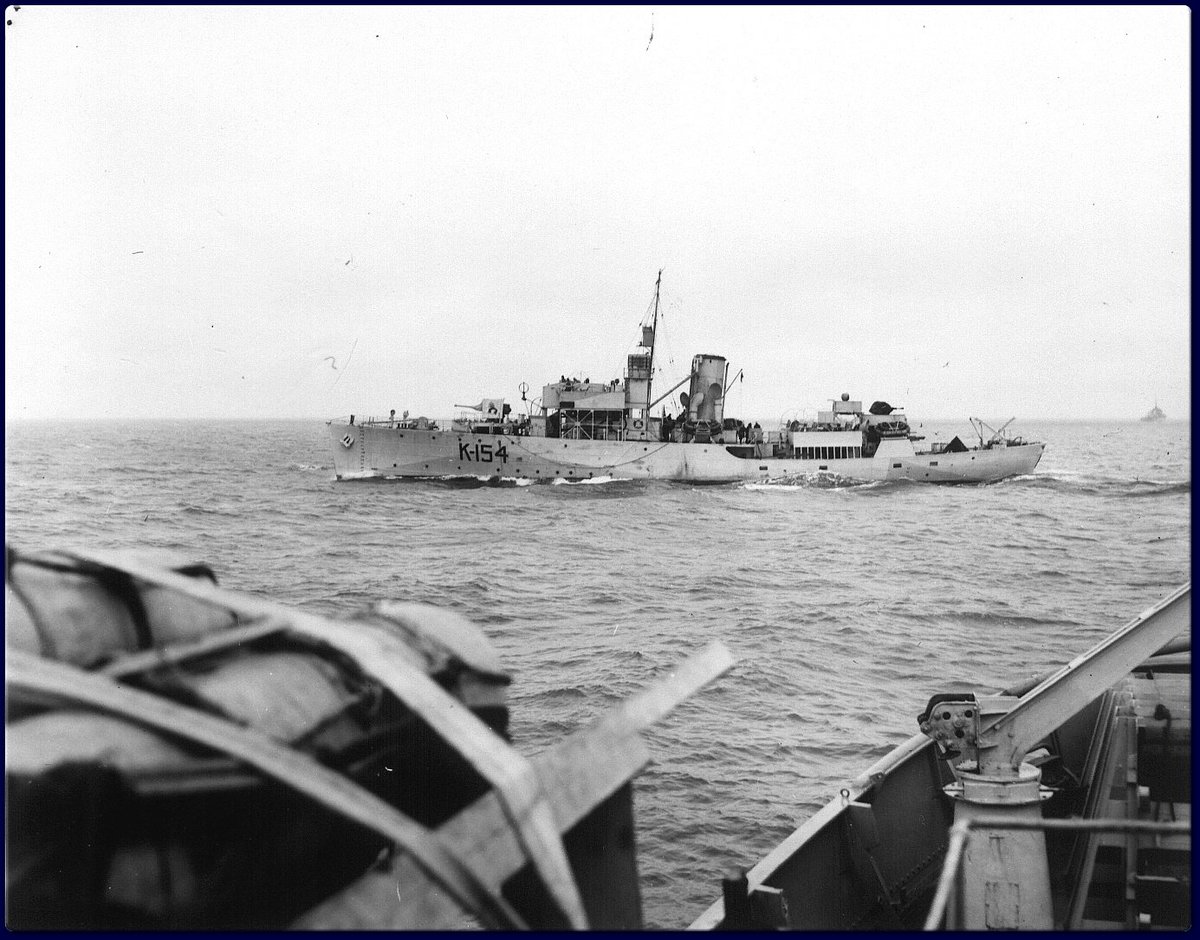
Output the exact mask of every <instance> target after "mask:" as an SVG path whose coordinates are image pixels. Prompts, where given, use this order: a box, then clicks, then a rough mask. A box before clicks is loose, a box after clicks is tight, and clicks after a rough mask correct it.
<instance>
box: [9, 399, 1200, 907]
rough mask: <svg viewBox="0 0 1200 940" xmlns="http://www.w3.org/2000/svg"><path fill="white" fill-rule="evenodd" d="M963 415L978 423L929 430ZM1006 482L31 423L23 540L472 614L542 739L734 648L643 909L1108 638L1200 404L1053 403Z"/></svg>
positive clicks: (12, 520)
mask: <svg viewBox="0 0 1200 940" xmlns="http://www.w3.org/2000/svg"><path fill="white" fill-rule="evenodd" d="M934 430H938V431H940V433H942V434H943V435H944V436H946V437H948V436H949V435H950V434H953V433H959V434H962V435H963V436H964V439H967V434H968V432H969V428H968V427H967V426H966V425H965V424H963V425H962V426H959V425H954V424H949V423H947V424H944V425H942V424H934V423H931V422H926V425H925V433H927V434H929V433H931V432H932V431H934ZM1017 430H1018V431H1019V432H1020V433H1021V434H1023V435H1024V436H1025V437H1027V438H1030V439H1036V440H1043V441H1046V442H1047V444H1048V447H1047V450H1046V453H1045V456H1044V457H1043V459H1042V462H1041V464H1040V466H1039V467H1038V468H1037V471H1036V472H1035V473H1033V474H1031V475H1029V476H1025V477H1020V478H1015V479H1011V480H1008V481H1004V482H1001V483H997V484H992V485H988V486H954V487H934V486H927V485H922V484H870V485H841V486H830V485H819V484H817V483H813V484H810V485H789V486H783V485H758V484H749V485H727V486H689V485H681V484H669V483H643V482H639V483H629V482H619V481H608V482H599V483H594V482H589V483H580V484H566V483H563V484H546V483H541V484H537V485H528V486H516V485H511V484H508V485H506V484H500V485H489V484H483V483H480V482H478V481H474V480H470V481H396V482H371V481H360V482H344V483H338V482H335V481H334V480H333V473H332V469H331V457H330V454H329V452H328V447H329V444H328V438H327V435H326V430H325V427H324V425H323V424H322V423H321V422H211V423H204V422H174V421H156V422H139V423H117V422H86V423H85V422H58V423H34V422H18V423H10V424H8V425H7V426H6V429H5V538H6V542H7V544H9V545H11V546H13V547H14V548H17V549H25V550H40V549H49V548H56V547H65V546H68V545H86V546H90V547H97V548H129V547H142V546H158V547H166V548H172V549H177V550H181V551H183V552H186V553H188V554H189V555H191V556H192V557H194V558H196V559H200V560H203V561H206V562H208V563H209V564H210V565H211V566H212V567H213V569H214V570H215V571H216V573H217V576H218V578H219V579H220V581H221V583H222V584H224V585H226V586H228V587H232V588H236V589H239V590H243V591H248V592H251V593H255V594H260V595H262V596H265V597H270V598H273V599H276V600H280V601H283V602H285V603H289V604H293V605H297V606H301V607H305V608H307V609H311V610H313V611H316V612H321V613H330V614H333V613H338V612H346V611H352V610H355V609H358V608H360V607H362V606H365V605H366V604H367V603H369V602H371V601H373V600H378V599H384V598H394V599H400V600H418V601H426V602H429V603H432V604H437V605H440V606H443V607H447V608H450V609H453V610H457V611H459V612H461V613H462V614H464V615H465V616H466V617H468V618H470V619H471V620H472V621H474V622H475V623H476V624H478V625H479V626H480V627H481V628H482V629H483V631H484V632H485V633H486V634H487V635H488V637H489V638H490V639H491V641H492V642H493V643H494V644H495V646H496V647H497V648H498V649H499V651H500V653H501V656H502V658H503V660H504V662H505V663H506V665H507V667H508V668H509V669H510V670H511V671H512V673H513V674H514V684H513V686H512V690H511V705H512V714H513V720H512V726H511V727H512V732H513V735H514V742H515V745H516V746H517V748H518V749H519V750H521V751H522V752H524V753H526V754H533V753H536V752H537V751H539V750H541V749H543V748H545V747H546V746H547V745H549V744H550V743H552V742H554V741H556V740H558V739H560V738H561V737H563V736H564V735H566V734H567V733H569V732H571V731H573V730H575V729H577V728H579V727H580V726H581V725H583V724H585V723H586V722H588V721H589V720H591V719H593V718H595V717H597V716H598V715H600V714H601V713H602V712H603V711H604V710H605V709H606V708H608V707H610V706H611V705H612V704H614V703H615V702H617V701H619V700H620V699H622V698H624V697H626V696H628V695H629V694H631V693H633V692H635V691H636V690H638V689H640V688H642V687H644V686H645V685H647V684H649V683H650V682H652V681H653V680H654V679H655V678H656V677H658V676H661V675H663V674H664V673H666V672H667V671H669V670H670V669H671V667H672V666H673V665H674V664H676V663H678V662H679V661H681V660H682V659H683V658H684V657H685V656H686V655H687V654H688V653H690V652H694V651H698V650H699V649H701V648H702V647H703V646H704V645H705V644H706V643H708V642H709V641H710V640H713V639H721V640H723V641H724V642H725V643H726V644H727V645H728V646H729V647H730V649H731V650H732V651H733V653H734V655H735V656H736V657H737V660H738V662H737V665H736V666H735V667H734V668H733V669H732V670H730V671H729V672H728V673H726V675H725V676H723V677H722V678H721V679H719V680H717V681H716V682H715V683H713V684H711V685H710V686H708V687H707V688H706V689H705V690H703V691H702V692H700V693H699V694H697V695H696V696H695V697H693V698H692V699H691V700H689V701H688V702H686V703H685V704H684V705H683V706H681V707H680V708H679V709H678V710H677V711H676V712H675V713H674V714H673V715H671V716H670V717H669V718H667V719H666V720H665V721H664V722H662V723H661V724H659V725H658V726H656V727H655V728H654V729H653V730H652V731H651V732H650V733H649V734H648V736H647V737H648V741H649V745H650V751H651V754H652V756H653V763H652V764H651V765H650V766H649V767H648V768H647V769H646V771H645V772H644V773H643V774H642V775H641V776H640V777H639V778H638V781H637V783H636V785H635V813H636V818H637V839H638V845H639V864H640V868H641V875H642V891H643V901H644V907H645V911H644V913H645V921H646V925H647V926H649V927H657V928H679V927H684V926H686V925H687V924H688V923H690V922H691V921H692V920H693V919H694V918H695V917H696V916H697V915H699V914H700V913H701V912H702V911H703V910H704V909H705V908H706V907H707V906H708V904H709V903H710V902H711V901H712V900H714V899H715V898H716V897H718V896H719V894H720V877H721V875H722V873H723V872H724V871H726V870H727V869H729V868H733V867H737V866H744V867H748V866H749V865H752V864H753V863H754V862H755V861H757V860H758V859H759V858H761V857H762V855H764V854H765V853H766V852H767V851H768V850H769V849H770V848H771V847H773V846H774V845H775V844H777V843H778V842H779V841H780V840H781V839H782V838H784V837H785V836H786V835H787V834H788V833H789V832H791V831H792V830H793V829H794V828H795V827H796V826H797V825H798V824H799V823H800V822H802V821H803V820H804V819H806V818H807V817H808V816H810V815H811V814H812V813H813V812H815V811H816V810H817V809H818V808H819V807H820V806H822V805H823V804H824V803H825V802H827V801H828V800H829V799H831V798H832V797H834V796H835V795H836V794H837V792H838V790H839V788H840V787H841V786H842V784H843V782H844V781H846V780H848V779H850V778H851V777H853V776H855V775H856V774H857V773H859V772H860V771H862V770H863V769H865V768H866V767H867V766H868V765H869V764H870V763H872V762H873V761H875V760H876V759H878V758H879V757H880V756H882V755H883V754H884V753H886V752H887V751H888V750H889V749H890V748H891V747H893V746H895V745H896V744H898V743H899V742H901V741H903V740H905V739H907V738H908V737H910V736H911V735H912V734H913V733H914V732H915V731H916V730H917V726H916V715H917V714H918V713H919V712H920V711H921V710H922V708H923V707H924V705H925V703H926V701H927V700H928V698H929V696H930V695H932V694H934V693H936V692H941V691H947V690H950V689H956V688H974V689H977V690H980V691H984V692H987V691H996V690H999V689H1001V688H1003V687H1005V686H1007V685H1010V684H1012V683H1014V682H1015V681H1017V680H1021V679H1024V678H1027V677H1029V676H1032V675H1034V674H1037V673H1041V672H1043V671H1045V670H1048V669H1051V668H1055V667H1057V666H1059V665H1061V664H1063V663H1064V662H1066V661H1067V660H1069V659H1071V658H1072V657H1074V656H1075V655H1077V654H1078V653H1080V652H1083V651H1084V650H1086V649H1088V648H1090V647H1091V646H1093V645H1094V644H1095V643H1097V642H1098V641H1099V640H1101V639H1102V638H1103V637H1105V636H1106V635H1107V634H1108V633H1110V632H1111V631H1112V630H1114V629H1116V628H1118V627H1120V626H1122V625H1123V624H1124V623H1126V622H1127V621H1128V620H1129V619H1131V618H1132V617H1134V616H1135V615H1136V614H1137V613H1139V612H1140V611H1141V610H1143V609H1144V608H1146V607H1147V606H1148V605H1150V604H1152V603H1154V602H1155V601H1157V600H1159V599H1160V598H1162V597H1163V596H1165V595H1166V594H1167V593H1168V592H1170V591H1171V590H1172V589H1174V588H1175V587H1177V586H1179V585H1180V584H1181V583H1183V582H1184V581H1186V580H1188V579H1189V578H1190V566H1191V535H1190V532H1191V525H1190V524H1191V434H1190V426H1189V425H1188V424H1186V423H1179V422H1166V423H1161V424H1153V425H1151V424H1141V423H1138V422H1131V423H1125V424H1118V423H1103V424H1097V423H1036V422H1028V423H1025V424H1024V425H1022V426H1020V427H1019V428H1017Z"/></svg>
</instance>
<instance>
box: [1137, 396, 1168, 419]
mask: <svg viewBox="0 0 1200 940" xmlns="http://www.w3.org/2000/svg"><path fill="white" fill-rule="evenodd" d="M1166 417H1167V416H1166V415H1165V414H1164V413H1163V410H1162V409H1161V408H1159V407H1158V399H1157V398H1156V399H1155V400H1154V407H1153V408H1151V409H1150V410H1149V411H1147V412H1146V413H1145V414H1144V415H1142V420H1143V421H1165V420H1166Z"/></svg>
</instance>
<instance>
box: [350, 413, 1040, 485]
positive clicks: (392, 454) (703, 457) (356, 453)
mask: <svg viewBox="0 0 1200 940" xmlns="http://www.w3.org/2000/svg"><path fill="white" fill-rule="evenodd" d="M329 435H330V442H331V444H332V446H333V464H334V473H335V474H336V476H337V478H338V479H339V480H353V479H386V478H395V477H456V476H474V477H503V478H509V479H517V480H554V479H565V480H587V479H596V478H602V477H605V478H613V479H620V480H677V481H682V482H693V483H734V482H739V481H764V482H765V481H779V480H787V479H802V478H807V477H814V476H818V475H821V474H828V475H831V476H836V477H838V478H841V479H845V480H853V481H863V482H871V481H878V480H915V481H920V482H927V483H991V482H994V481H996V480H1001V479H1004V478H1005V477H1010V476H1016V475H1019V474H1024V473H1032V472H1033V469H1034V468H1035V467H1036V466H1037V463H1038V461H1039V460H1040V459H1041V456H1042V451H1043V450H1044V449H1045V445H1044V444H1022V445H1017V446H1011V447H997V448H991V449H986V450H969V451H965V452H960V453H942V454H931V453H918V452H917V451H916V450H915V449H914V448H913V445H912V443H911V442H910V441H909V440H907V439H899V440H884V441H882V442H881V443H880V445H879V449H878V450H877V451H876V453H875V455H874V456H873V457H869V458H851V459H843V460H800V459H796V458H786V457H766V458H750V459H745V458H741V457H735V456H733V455H732V454H731V453H729V451H727V450H726V449H725V447H724V446H723V445H721V444H711V443H710V444H696V443H688V444H679V443H663V442H661V441H588V440H562V439H559V438H547V437H523V436H517V435H505V434H494V435H493V434H474V433H470V432H458V431H442V430H436V431H430V430H415V429H412V428H404V429H400V428H394V427H383V426H374V425H366V426H362V425H351V424H345V423H340V422H336V421H331V422H329Z"/></svg>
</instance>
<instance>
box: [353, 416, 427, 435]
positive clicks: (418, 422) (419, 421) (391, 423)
mask: <svg viewBox="0 0 1200 940" xmlns="http://www.w3.org/2000/svg"><path fill="white" fill-rule="evenodd" d="M354 423H355V424H356V425H358V426H359V427H363V428H411V429H413V430H417V429H419V428H420V429H425V428H428V429H431V430H434V431H437V430H449V429H450V419H449V418H428V417H426V416H424V415H420V416H419V417H416V418H413V417H408V418H401V417H392V416H390V415H389V416H388V417H384V418H376V417H375V416H374V415H368V416H367V417H365V418H355V419H354Z"/></svg>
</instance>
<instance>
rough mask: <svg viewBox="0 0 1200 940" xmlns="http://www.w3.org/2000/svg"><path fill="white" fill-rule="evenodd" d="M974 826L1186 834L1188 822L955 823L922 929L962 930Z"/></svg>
mask: <svg viewBox="0 0 1200 940" xmlns="http://www.w3.org/2000/svg"><path fill="white" fill-rule="evenodd" d="M974 829H1024V830H1029V829H1033V830H1039V829H1040V830H1042V831H1043V832H1046V831H1050V830H1059V831H1065V832H1116V833H1124V834H1126V835H1155V836H1166V835H1181V836H1190V835H1191V832H1192V824H1191V823H1190V822H1175V821H1167V820H1152V819H1082V818H1079V817H1072V818H1069V819H1009V818H1008V817H1004V816H999V817H988V816H978V817H975V818H974V819H964V820H960V821H959V822H956V823H955V824H954V825H953V827H951V829H950V840H949V843H948V844H947V847H946V859H945V861H944V862H943V863H942V875H941V878H940V879H939V880H938V886H937V890H936V891H935V892H934V896H933V903H932V904H931V905H930V907H929V913H928V914H927V915H926V917H925V927H924V929H925V930H965V929H966V927H965V924H964V914H965V911H966V903H965V898H964V897H963V890H964V881H965V878H964V875H965V873H966V849H967V844H968V843H969V842H970V840H971V837H972V835H973V832H972V830H974Z"/></svg>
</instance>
